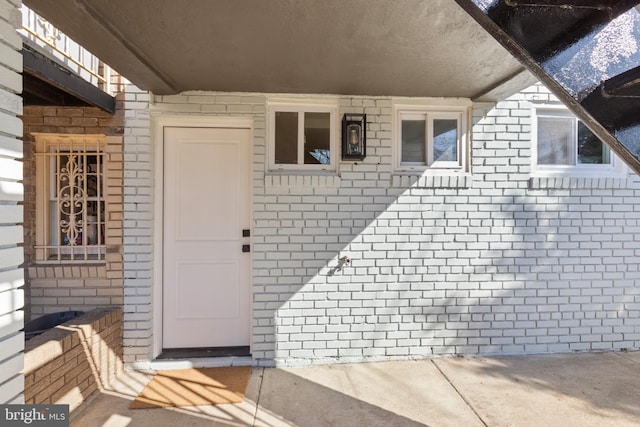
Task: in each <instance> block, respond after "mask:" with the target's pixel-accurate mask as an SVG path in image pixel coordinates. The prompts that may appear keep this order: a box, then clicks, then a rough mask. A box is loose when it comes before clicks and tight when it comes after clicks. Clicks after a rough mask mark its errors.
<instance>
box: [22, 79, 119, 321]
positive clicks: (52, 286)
mask: <svg viewBox="0 0 640 427" xmlns="http://www.w3.org/2000/svg"><path fill="white" fill-rule="evenodd" d="M123 103H124V94H123V93H122V91H120V92H119V93H118V94H117V96H116V113H115V114H111V113H108V112H105V111H103V110H101V109H99V108H97V107H75V106H74V107H61V106H25V107H24V113H23V116H22V119H23V122H24V144H25V145H24V147H25V179H24V182H25V189H26V191H25V195H26V197H25V203H24V212H25V248H24V251H25V265H26V266H28V268H27V271H26V273H27V286H26V289H27V298H26V300H27V307H26V311H27V318H28V319H33V318H37V317H39V316H42V315H44V314H47V313H53V312H58V311H67V310H74V311H75V310H80V311H90V310H92V309H94V308H96V307H104V306H122V304H123V263H122V221H123V213H122V212H123V193H124V191H123V170H124V156H123V143H122V141H123V140H122V138H114V139H109V138H108V139H107V145H106V146H105V148H104V153H105V179H106V185H105V196H106V203H107V210H106V218H105V244H106V248H107V249H106V255H105V261H106V262H101V263H97V264H91V265H89V266H87V265H79V264H72V263H67V264H60V265H45V264H42V263H41V264H38V263H36V259H35V251H34V245H35V232H36V231H35V230H36V191H35V179H36V168H35V152H34V138H33V135H32V133H61V134H103V135H106V136H120V137H122V135H123V133H124V128H123V126H124V109H123Z"/></svg>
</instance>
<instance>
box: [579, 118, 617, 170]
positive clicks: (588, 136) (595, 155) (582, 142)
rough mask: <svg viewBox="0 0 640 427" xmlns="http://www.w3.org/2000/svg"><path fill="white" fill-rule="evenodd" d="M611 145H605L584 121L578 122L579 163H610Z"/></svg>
mask: <svg viewBox="0 0 640 427" xmlns="http://www.w3.org/2000/svg"><path fill="white" fill-rule="evenodd" d="M610 159H611V157H610V154H609V147H607V146H606V145H604V144H603V143H602V141H600V140H599V139H598V137H597V136H595V135H594V134H593V132H591V131H590V130H589V128H587V127H586V126H585V125H584V123H582V122H578V163H579V164H598V165H603V164H609V163H610V162H611V160H610Z"/></svg>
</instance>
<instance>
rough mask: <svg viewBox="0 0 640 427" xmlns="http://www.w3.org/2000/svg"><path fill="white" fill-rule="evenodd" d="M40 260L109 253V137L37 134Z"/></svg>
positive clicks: (98, 256)
mask: <svg viewBox="0 0 640 427" xmlns="http://www.w3.org/2000/svg"><path fill="white" fill-rule="evenodd" d="M35 137H36V175H37V178H36V179H37V181H36V248H35V249H36V259H37V260H38V261H49V262H61V261H65V262H66V261H95V260H103V259H104V257H105V246H104V243H105V239H104V233H105V179H104V170H105V163H104V162H105V155H104V151H103V149H104V144H105V137H104V136H102V135H58V134H55V135H53V134H37V135H35Z"/></svg>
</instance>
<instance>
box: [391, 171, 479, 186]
mask: <svg viewBox="0 0 640 427" xmlns="http://www.w3.org/2000/svg"><path fill="white" fill-rule="evenodd" d="M471 184H472V177H471V174H469V173H463V172H460V171H446V170H438V171H429V172H394V173H393V175H391V186H392V187H402V188H407V187H413V188H470V187H471Z"/></svg>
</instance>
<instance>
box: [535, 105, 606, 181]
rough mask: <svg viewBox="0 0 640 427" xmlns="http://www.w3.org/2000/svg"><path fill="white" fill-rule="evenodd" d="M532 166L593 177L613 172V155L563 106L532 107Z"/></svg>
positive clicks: (546, 170)
mask: <svg viewBox="0 0 640 427" xmlns="http://www.w3.org/2000/svg"><path fill="white" fill-rule="evenodd" d="M533 117H534V121H533V133H534V138H533V139H534V144H533V146H534V150H533V163H534V164H533V166H534V169H535V170H537V171H542V172H553V173H559V174H574V173H578V174H586V175H589V174H595V173H600V172H604V171H613V170H614V169H615V163H616V161H615V155H614V154H613V153H612V152H611V151H610V150H609V147H607V146H606V145H605V144H604V143H602V141H600V139H598V137H597V136H596V135H594V134H593V132H591V131H590V130H589V129H588V128H587V127H586V126H585V124H584V123H582V121H581V120H579V119H578V118H577V117H576V116H574V115H573V114H572V113H571V112H570V111H569V110H567V109H566V108H565V107H558V106H542V107H536V108H534V114H533Z"/></svg>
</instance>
